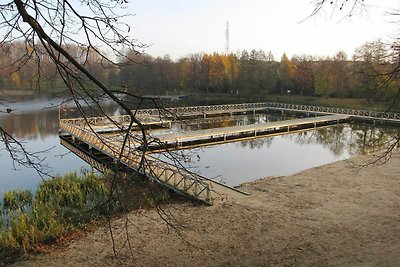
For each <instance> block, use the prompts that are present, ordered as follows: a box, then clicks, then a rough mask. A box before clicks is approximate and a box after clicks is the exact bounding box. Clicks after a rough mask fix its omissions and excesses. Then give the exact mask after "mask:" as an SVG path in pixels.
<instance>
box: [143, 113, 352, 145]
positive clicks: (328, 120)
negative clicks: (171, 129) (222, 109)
mask: <svg viewBox="0 0 400 267" xmlns="http://www.w3.org/2000/svg"><path fill="white" fill-rule="evenodd" d="M350 117H351V116H349V115H341V114H337V115H326V116H321V117H310V118H302V119H293V120H285V121H275V122H267V123H259V124H251V125H240V126H232V127H223V128H211V129H206V130H198V131H191V132H179V133H169V134H160V135H155V136H153V138H154V139H153V140H154V142H150V144H148V147H147V149H150V150H152V151H154V152H160V151H163V150H166V149H184V148H191V147H197V146H204V145H212V144H221V143H228V142H236V141H239V140H246V139H253V138H260V137H266V136H273V135H282V134H290V133H295V132H299V131H307V130H310V129H315V128H320V127H324V126H329V125H334V124H339V123H345V122H348V121H349V119H350Z"/></svg>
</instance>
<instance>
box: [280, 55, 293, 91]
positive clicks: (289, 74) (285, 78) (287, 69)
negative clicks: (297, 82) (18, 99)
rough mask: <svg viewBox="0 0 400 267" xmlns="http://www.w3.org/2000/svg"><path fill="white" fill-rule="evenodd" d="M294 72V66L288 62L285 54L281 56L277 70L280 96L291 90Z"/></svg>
mask: <svg viewBox="0 0 400 267" xmlns="http://www.w3.org/2000/svg"><path fill="white" fill-rule="evenodd" d="M295 71H296V65H295V64H293V62H292V61H290V60H289V58H288V57H287V55H286V54H283V56H282V58H281V63H280V65H279V69H278V75H279V81H280V93H281V94H285V93H286V92H287V91H288V90H291V91H292V90H293V86H294V75H295Z"/></svg>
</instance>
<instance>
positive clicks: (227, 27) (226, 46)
mask: <svg viewBox="0 0 400 267" xmlns="http://www.w3.org/2000/svg"><path fill="white" fill-rule="evenodd" d="M225 52H226V54H227V55H228V54H229V21H227V22H226V30H225Z"/></svg>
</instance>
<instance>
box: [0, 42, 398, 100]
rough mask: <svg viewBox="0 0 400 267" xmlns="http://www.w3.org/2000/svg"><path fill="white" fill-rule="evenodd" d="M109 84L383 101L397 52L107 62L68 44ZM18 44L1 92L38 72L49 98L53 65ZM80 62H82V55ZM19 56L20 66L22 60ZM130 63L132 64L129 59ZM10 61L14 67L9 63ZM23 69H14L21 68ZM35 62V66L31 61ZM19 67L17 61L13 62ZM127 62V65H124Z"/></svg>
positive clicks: (3, 63) (54, 84) (4, 63)
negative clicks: (29, 55)
mask: <svg viewBox="0 0 400 267" xmlns="http://www.w3.org/2000/svg"><path fill="white" fill-rule="evenodd" d="M66 49H67V50H69V51H70V52H71V53H72V54H73V55H76V58H77V59H78V60H79V61H81V62H83V63H84V64H85V65H86V66H87V67H88V68H90V70H91V71H92V72H93V73H94V74H95V75H96V76H97V77H99V78H100V79H101V80H103V81H104V82H105V83H106V84H107V85H108V86H110V87H113V88H119V89H123V90H130V91H132V92H135V93H137V94H143V95H149V94H167V93H168V94H176V93H179V94H181V93H193V92H195V93H208V94H212V93H228V94H241V95H243V94H245V95H260V94H261V95H262V94H281V95H287V94H290V95H302V96H324V97H340V98H352V97H354V98H366V99H368V100H369V101H381V100H387V99H390V98H391V97H393V95H394V94H396V93H397V92H398V90H399V89H398V88H399V82H398V79H397V77H396V75H392V73H391V71H392V70H393V69H394V67H395V66H396V64H398V62H399V55H398V53H395V51H392V48H391V46H390V45H387V44H384V43H383V42H381V41H374V42H368V43H366V44H364V45H362V46H360V47H359V48H358V49H356V51H355V53H354V56H353V57H352V58H351V59H349V58H348V56H347V55H346V54H345V53H344V52H342V51H340V52H338V53H337V54H336V55H334V56H333V57H325V58H316V57H313V56H309V55H304V56H294V57H293V58H291V59H289V58H288V57H287V56H286V54H284V55H283V56H282V57H281V59H280V60H279V61H277V60H276V59H275V58H274V57H273V55H272V53H271V52H268V53H265V52H264V51H262V50H258V51H256V50H252V51H250V52H249V51H246V50H244V51H242V52H240V53H237V54H233V53H231V54H228V55H227V54H218V53H214V54H206V53H202V54H193V55H190V56H187V57H183V58H180V59H179V60H177V61H173V60H171V59H170V58H169V57H168V56H165V57H163V58H161V57H157V58H154V57H152V56H149V55H144V54H138V53H137V52H135V51H128V53H127V56H128V58H129V60H127V59H125V60H124V61H121V62H119V63H120V64H118V65H112V64H110V63H108V62H105V60H102V59H101V58H100V57H99V56H98V55H96V54H95V53H89V55H88V56H87V55H86V54H85V51H84V50H83V49H82V48H79V47H74V46H68V47H66ZM26 52H29V48H27V47H26V46H25V45H24V44H23V43H16V42H14V43H12V44H9V45H3V46H2V47H1V50H0V72H1V76H0V88H1V89H9V90H16V89H19V90H33V89H35V88H36V86H37V85H38V84H37V83H35V81H36V79H35V78H37V77H38V75H39V73H40V75H41V76H42V77H43V78H45V79H42V80H41V82H40V87H41V90H42V91H44V92H47V93H51V92H52V91H54V90H56V88H61V87H63V85H62V80H61V79H60V78H59V77H58V75H57V72H56V70H55V68H54V65H53V64H52V63H51V62H50V60H49V58H48V57H46V56H45V55H32V56H31V57H30V58H28V59H26V57H24V56H23V55H24V54H26ZM83 57H84V58H83ZM21 58H22V59H25V60H24V61H23V60H21ZM131 61H133V62H135V63H133V64H132V62H131ZM12 62H17V65H15V64H14V67H13V68H9V67H8V66H9V65H10V63H12ZM22 62H23V63H24V64H25V65H26V66H24V67H22V68H19V66H20V65H21V64H20V63H22ZM37 62H40V63H41V68H40V69H38V68H37V67H36V65H37V64H36V63H37ZM18 63H19V64H18ZM126 63H130V64H126Z"/></svg>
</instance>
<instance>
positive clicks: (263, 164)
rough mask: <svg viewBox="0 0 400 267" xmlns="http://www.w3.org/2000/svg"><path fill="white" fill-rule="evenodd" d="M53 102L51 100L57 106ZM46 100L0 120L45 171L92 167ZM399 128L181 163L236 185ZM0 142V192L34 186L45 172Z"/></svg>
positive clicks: (186, 125)
mask: <svg viewBox="0 0 400 267" xmlns="http://www.w3.org/2000/svg"><path fill="white" fill-rule="evenodd" d="M54 103H57V101H55V102H54ZM54 103H53V104H51V105H50V106H53V107H54V106H56V104H54ZM48 106H49V102H48V101H47V100H44V101H41V102H39V103H38V102H37V101H35V102H26V103H19V104H18V105H17V106H16V108H15V109H16V110H15V112H13V114H6V113H1V115H0V124H1V126H2V127H3V128H4V129H5V130H6V131H8V132H9V133H10V134H12V135H13V136H14V137H15V138H16V139H18V140H20V141H22V142H23V144H24V147H25V148H26V149H27V150H28V151H31V152H38V151H43V153H39V154H38V156H40V158H42V159H43V164H45V165H46V166H47V167H48V169H46V172H48V173H49V174H50V175H56V174H64V173H66V172H71V171H78V172H79V171H80V170H81V169H82V168H86V169H90V166H89V165H88V164H86V163H85V162H84V161H83V160H81V159H80V158H79V157H77V156H76V155H74V154H73V153H70V152H69V151H68V150H67V149H66V148H64V147H63V146H61V145H60V143H59V138H58V117H59V115H58V108H46V109H44V108H45V107H48ZM13 107H14V106H13ZM105 109H106V110H107V112H108V113H109V114H118V113H119V110H118V109H115V107H112V106H107V107H106V108H105ZM282 119H289V118H288V117H283V116H281V115H279V116H276V115H271V114H257V115H249V116H243V115H239V116H233V117H227V118H226V119H224V120H220V119H218V118H209V119H206V120H204V119H196V120H186V121H183V122H179V123H175V124H174V125H173V130H174V131H187V130H196V129H204V128H209V127H226V126H233V125H244V124H250V123H263V122H267V121H274V120H282ZM397 131H398V130H396V129H392V128H385V127H372V126H370V125H362V124H343V125H336V126H332V127H327V128H323V129H319V130H311V131H307V132H302V133H294V134H290V135H283V136H275V137H267V138H260V139H253V140H247V141H240V142H235V143H228V144H224V145H218V146H209V147H203V148H199V149H195V150H191V151H190V152H187V153H185V154H186V155H188V157H187V159H186V160H185V162H183V163H184V164H185V165H186V166H187V167H188V168H190V169H191V170H192V171H195V172H198V173H200V174H202V175H204V176H206V177H209V178H215V179H216V180H218V181H222V182H225V183H226V184H228V185H231V186H236V185H239V184H240V183H243V182H247V181H252V180H256V179H259V178H263V177H267V176H280V175H290V174H293V173H296V172H299V171H302V170H305V169H308V168H311V167H315V166H320V165H323V164H327V163H331V162H334V161H337V160H341V159H347V158H350V157H352V156H356V155H360V154H365V153H370V152H372V150H371V149H372V148H371V146H373V147H374V146H375V144H377V143H383V142H384V141H385V140H388V138H390V136H391V135H393V134H395V133H397ZM0 145H1V148H2V149H1V150H0V168H1V170H2V174H1V179H0V194H3V193H4V192H5V191H7V190H11V189H16V188H19V189H31V190H35V189H36V187H37V185H38V183H39V182H40V181H41V179H43V178H41V177H40V176H39V175H38V174H37V172H36V171H35V170H34V169H32V168H25V167H23V166H20V165H18V164H13V161H12V159H11V158H10V155H9V153H8V152H7V151H6V150H5V147H4V144H3V143H2V144H0ZM375 149H376V147H375ZM177 153H181V152H177ZM159 157H164V156H163V155H159ZM44 178H46V177H44ZM47 178H48V177H47Z"/></svg>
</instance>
